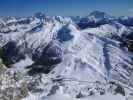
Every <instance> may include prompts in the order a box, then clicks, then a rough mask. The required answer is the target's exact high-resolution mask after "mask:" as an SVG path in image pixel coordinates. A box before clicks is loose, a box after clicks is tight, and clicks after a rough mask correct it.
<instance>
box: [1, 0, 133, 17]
mask: <svg viewBox="0 0 133 100" xmlns="http://www.w3.org/2000/svg"><path fill="white" fill-rule="evenodd" d="M94 10H100V11H105V12H107V13H110V14H111V15H117V16H120V15H133V0H0V16H10V15H11V16H29V15H33V14H34V13H35V12H40V11H41V12H46V13H47V14H48V15H63V16H69V15H86V14H88V13H89V12H92V11H94Z"/></svg>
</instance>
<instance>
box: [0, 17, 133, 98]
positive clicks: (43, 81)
mask: <svg viewBox="0 0 133 100" xmlns="http://www.w3.org/2000/svg"><path fill="white" fill-rule="evenodd" d="M106 17H107V16H106ZM92 19H94V16H93V18H92ZM95 21H96V22H97V21H99V20H95ZM22 27H23V28H24V26H23V25H16V28H17V29H18V30H19V31H16V32H11V33H8V34H4V33H0V46H1V47H3V46H5V45H6V44H7V43H8V42H10V41H14V42H15V43H16V46H17V47H19V48H20V53H24V56H25V59H19V61H17V62H15V63H13V64H11V65H10V66H12V68H13V69H15V70H17V71H19V72H21V73H23V74H24V75H25V76H26V80H27V81H28V83H34V82H36V81H37V85H36V86H35V87H34V86H33V88H35V90H36V89H38V90H42V91H39V92H38V93H34V92H33V91H30V92H29V96H28V97H27V98H25V99H24V100H126V99H127V98H126V96H127V95H128V93H131V91H133V77H132V76H133V73H132V72H133V55H132V54H131V53H130V52H128V51H127V50H126V49H125V48H122V47H120V45H119V41H117V40H115V39H111V38H110V37H111V36H114V35H118V36H122V35H123V34H128V33H130V32H131V31H132V27H126V26H124V25H122V24H120V23H118V22H113V23H111V24H104V25H101V26H98V27H95V28H90V27H88V28H86V29H83V30H81V29H80V28H79V27H78V26H77V25H76V23H75V22H73V21H72V20H71V18H67V17H66V18H65V17H61V16H56V17H52V18H50V19H49V20H45V21H43V22H42V21H40V20H39V19H35V20H34V21H32V22H31V23H30V24H28V25H27V24H26V25H25V29H23V28H22ZM11 28H12V30H14V27H11ZM50 43H51V44H52V45H50V46H51V47H49V48H50V50H51V51H52V50H54V51H55V52H56V53H57V54H60V57H61V62H60V63H58V64H56V65H54V68H53V69H52V70H51V71H50V72H49V73H48V74H44V73H41V74H40V73H39V74H38V75H35V76H28V75H27V72H28V70H29V69H28V68H27V67H29V66H30V67H31V65H33V64H34V63H36V62H35V60H34V59H33V55H34V54H37V57H38V58H39V57H40V58H41V56H42V55H43V52H44V50H45V48H46V47H47V45H49V44H50ZM55 47H56V48H55ZM49 48H48V49H49ZM58 48H59V49H58ZM28 50H29V51H28ZM60 51H61V53H58V52H60ZM45 53H46V54H47V52H45ZM16 56H17V55H16ZM56 58H57V57H53V58H52V60H53V59H56ZM41 59H42V58H41ZM44 59H45V58H44ZM39 64H40V63H39ZM35 66H36V67H38V66H39V67H40V66H41V67H42V65H37V64H35ZM43 67H46V66H43ZM112 81H113V82H115V83H117V84H119V85H121V86H122V87H123V88H124V89H125V92H126V96H122V95H120V94H117V95H113V94H114V93H113V92H112V91H113V90H111V89H112V88H111V89H110V84H109V82H112ZM33 90H34V89H33ZM103 90H105V92H106V93H105V94H104V95H99V93H101V92H103ZM91 91H93V92H94V93H95V94H96V95H92V94H90V93H91ZM108 92H109V93H108ZM79 93H82V94H83V98H79V99H76V96H77V95H79ZM111 93H112V94H111ZM128 100H130V99H128Z"/></svg>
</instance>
